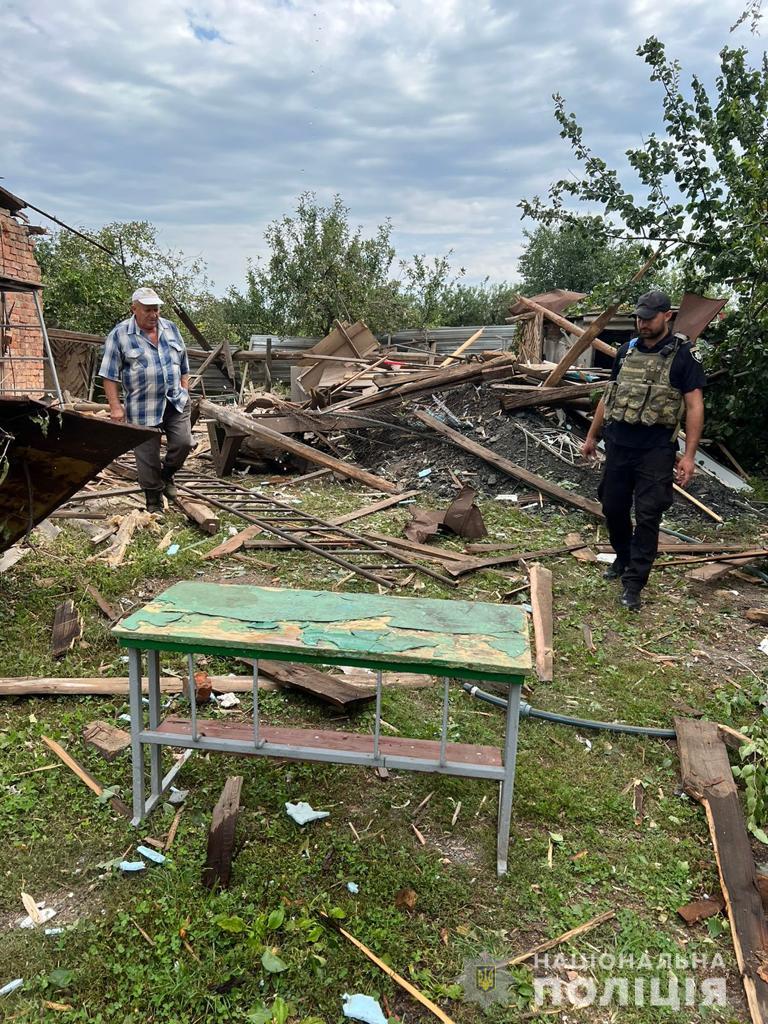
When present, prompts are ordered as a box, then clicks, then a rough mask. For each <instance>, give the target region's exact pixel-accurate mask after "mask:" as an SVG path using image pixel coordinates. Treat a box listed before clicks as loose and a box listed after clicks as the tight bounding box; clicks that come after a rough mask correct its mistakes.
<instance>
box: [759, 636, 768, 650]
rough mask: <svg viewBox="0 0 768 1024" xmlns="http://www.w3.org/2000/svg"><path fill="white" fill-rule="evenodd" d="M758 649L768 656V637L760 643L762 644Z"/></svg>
mask: <svg viewBox="0 0 768 1024" xmlns="http://www.w3.org/2000/svg"><path fill="white" fill-rule="evenodd" d="M757 649H758V650H759V651H762V652H763V654H768V636H767V637H766V638H765V639H764V640H761V641H760V643H759V644H758V645H757Z"/></svg>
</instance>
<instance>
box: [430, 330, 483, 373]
mask: <svg viewBox="0 0 768 1024" xmlns="http://www.w3.org/2000/svg"><path fill="white" fill-rule="evenodd" d="M484 330H485V328H484V327H481V328H480V330H479V331H475V333H474V334H472V335H470V337H469V338H467V340H466V341H465V342H462V344H461V345H459V347H458V348H457V349H456V351H455V352H452V353H451V355H449V356H447V357H446V358H445V359H444V360H443V361H442V363H440V366H441V367H444V366H450V365H451V362H452V361H453V360H454V359H459V358H460V357H461V356H462V355H463V354H464V352H466V351H467V349H468V348H469V347H470V346H471V345H474V344H475V342H476V341H477V339H478V338H479V337H480V335H481V334H482V333H483V331H484Z"/></svg>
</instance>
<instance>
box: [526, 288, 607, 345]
mask: <svg viewBox="0 0 768 1024" xmlns="http://www.w3.org/2000/svg"><path fill="white" fill-rule="evenodd" d="M517 299H518V301H519V302H522V303H523V304H524V305H526V306H529V307H530V308H531V309H532V310H535V312H537V313H541V315H542V316H545V317H546V318H547V319H548V320H551V321H552V323H553V324H556V325H557V326H558V327H560V328H562V329H563V330H564V331H567V332H568V334H572V335H573V336H574V337H575V338H581V337H582V335H584V334H585V333H586V330H585V328H583V327H577V326H576V324H572V323H571V321H570V320H567V319H566V318H565V317H564V316H561V315H560V314H559V313H555V312H554V311H553V310H551V309H547V307H546V306H542V305H541V303H539V302H534V300H533V299H527V298H526V297H525V296H524V295H518V296H517ZM523 315H524V316H525V315H526V314H523ZM517 319H518V317H507V322H509V321H510V320H517ZM591 344H592V348H593V349H595V351H597V352H602V353H603V355H606V356H612V357H614V358H615V356H616V352H617V351H618V350H617V349H615V348H614V347H613V345H608V344H606V342H604V341H601V340H600V338H593V339H592V342H591Z"/></svg>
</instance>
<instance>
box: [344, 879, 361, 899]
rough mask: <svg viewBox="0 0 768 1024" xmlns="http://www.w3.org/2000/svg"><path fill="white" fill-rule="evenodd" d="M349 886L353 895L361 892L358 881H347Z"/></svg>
mask: <svg viewBox="0 0 768 1024" xmlns="http://www.w3.org/2000/svg"><path fill="white" fill-rule="evenodd" d="M347 888H348V889H349V891H350V892H351V893H352V895H353V896H356V895H357V894H358V893H359V892H360V886H359V885H358V884H357V882H347Z"/></svg>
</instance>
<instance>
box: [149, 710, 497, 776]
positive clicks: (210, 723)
mask: <svg viewBox="0 0 768 1024" xmlns="http://www.w3.org/2000/svg"><path fill="white" fill-rule="evenodd" d="M197 727H198V732H199V734H200V735H201V736H210V737H211V738H215V739H230V740H241V741H243V742H245V743H253V726H251V725H250V724H248V725H244V724H243V723H242V722H234V721H227V720H224V721H216V720H214V719H209V718H205V719H199V718H198V720H197ZM160 730H161V731H162V732H167V733H172V734H173V735H175V736H191V735H192V723H191V720H190V719H188V718H180V717H177V716H170V717H169V718H166V719H165V720H164V721H163V722H162V723H161V725H160ZM259 734H260V736H261V737H262V738H263V739H264V740H266V741H267V743H279V744H280V745H281V746H296V747H299V746H302V747H313V748H316V749H320V750H323V749H325V750H342V751H344V750H346V751H351V752H353V753H356V754H372V753H373V736H368V735H366V734H365V733H357V732H341V731H337V730H335V729H309V728H307V729H288V728H283V727H280V726H271V725H262V726H261V728H260V730H259ZM379 753H380V754H381V755H382V757H387V756H391V757H416V758H421V759H424V760H436V759H439V757H440V742H439V740H417V739H412V738H410V737H405V736H381V737H380V738H379ZM446 754H447V758H448V760H449V761H454V762H457V763H459V764H479V765H484V766H492V767H495V768H498V767H500V766H501V763H502V760H501V750H499V749H498V747H490V746H480V745H476V744H473V743H448V744H447V746H446Z"/></svg>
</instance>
